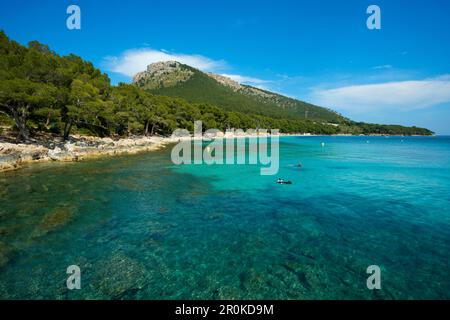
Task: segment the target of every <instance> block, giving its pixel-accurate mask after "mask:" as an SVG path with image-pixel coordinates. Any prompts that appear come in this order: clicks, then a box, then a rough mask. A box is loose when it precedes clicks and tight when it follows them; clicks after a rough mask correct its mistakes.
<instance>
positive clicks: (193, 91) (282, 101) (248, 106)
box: [133, 61, 346, 124]
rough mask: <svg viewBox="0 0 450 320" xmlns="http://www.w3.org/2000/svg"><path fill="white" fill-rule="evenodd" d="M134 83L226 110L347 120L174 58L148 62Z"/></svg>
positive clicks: (153, 91) (329, 120)
mask: <svg viewBox="0 0 450 320" xmlns="http://www.w3.org/2000/svg"><path fill="white" fill-rule="evenodd" d="M133 83H134V84H135V85H137V86H139V87H140V88H142V89H145V90H147V91H149V92H151V93H153V94H157V95H165V96H170V97H180V98H184V99H186V100H188V101H189V102H197V103H210V104H213V105H216V106H218V107H221V108H222V109H224V110H226V111H236V112H242V113H251V114H259V115H264V116H268V117H273V118H284V119H309V120H313V121H318V122H328V123H336V124H338V123H343V122H345V121H346V119H345V118H344V117H342V116H341V115H339V114H338V113H336V112H334V111H332V110H329V109H326V108H322V107H319V106H315V105H312V104H309V103H306V102H303V101H299V100H296V99H291V98H288V97H284V96H282V95H279V94H276V93H272V92H269V91H265V90H261V89H258V88H255V87H252V86H247V85H242V84H239V83H237V82H235V81H233V80H231V79H229V78H226V77H223V76H220V75H217V74H212V73H204V72H201V71H200V70H197V69H195V68H192V67H190V66H188V65H184V64H180V63H178V62H175V61H169V62H158V63H154V64H151V65H149V66H148V68H147V70H146V71H144V72H141V73H138V74H137V75H136V76H135V77H134V79H133Z"/></svg>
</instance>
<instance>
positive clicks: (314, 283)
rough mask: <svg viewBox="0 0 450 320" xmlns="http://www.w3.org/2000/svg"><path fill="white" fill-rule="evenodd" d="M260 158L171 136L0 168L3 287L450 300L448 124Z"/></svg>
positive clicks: (68, 295) (294, 146) (9, 293)
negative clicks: (180, 153) (160, 143)
mask: <svg viewBox="0 0 450 320" xmlns="http://www.w3.org/2000/svg"><path fill="white" fill-rule="evenodd" d="M322 143H325V145H324V146H322ZM298 162H301V163H302V165H303V166H302V168H299V167H297V166H296V165H297V163H298ZM259 169H260V167H259V166H258V165H234V166H233V165H232V166H226V165H213V166H208V165H181V166H176V165H174V164H172V162H171V160H170V148H168V149H166V150H162V151H157V152H152V153H146V154H140V155H134V156H120V157H114V158H104V159H99V160H92V161H86V162H80V163H42V164H36V165H32V166H29V167H26V168H23V169H21V170H19V171H16V172H8V173H0V299H16V298H20V299H449V298H450V137H284V138H282V139H281V143H280V171H279V173H278V174H277V175H276V176H261V175H260V174H259ZM279 177H281V178H285V179H288V180H291V181H292V182H293V184H292V185H278V184H276V183H275V180H276V179H277V178H279ZM70 265H78V266H79V267H80V269H81V289H80V290H72V291H70V290H68V289H67V288H66V279H67V277H68V275H67V274H66V269H67V267H68V266H70ZM369 265H378V266H380V268H381V286H382V288H381V290H368V289H367V287H366V279H367V277H368V276H369V275H368V274H367V273H366V269H367V267H368V266H369Z"/></svg>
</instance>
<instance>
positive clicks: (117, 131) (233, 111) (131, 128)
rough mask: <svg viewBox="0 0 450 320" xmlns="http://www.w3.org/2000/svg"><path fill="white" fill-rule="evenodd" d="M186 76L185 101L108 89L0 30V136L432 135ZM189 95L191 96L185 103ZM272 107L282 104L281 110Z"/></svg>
mask: <svg viewBox="0 0 450 320" xmlns="http://www.w3.org/2000/svg"><path fill="white" fill-rule="evenodd" d="M194 71H195V69H194ZM194 71H192V72H193V73H194V75H197V77H199V78H200V79H199V80H196V81H195V82H194V83H193V84H192V83H191V84H190V86H191V88H190V91H191V92H190V93H189V95H187V94H186V92H188V91H189V90H187V89H179V91H175V92H168V91H163V90H162V88H159V89H155V90H153V91H152V90H144V89H145V86H144V88H140V87H142V84H141V85H138V84H135V83H134V84H125V83H120V84H118V85H117V86H113V85H111V83H110V79H109V78H108V76H107V75H106V74H104V73H102V72H101V71H100V70H99V69H97V68H95V67H94V65H93V64H92V63H91V62H87V61H85V60H83V59H82V58H80V57H78V56H76V55H74V54H70V55H67V56H60V55H58V54H56V53H55V52H54V51H52V50H51V49H50V48H49V47H48V46H47V45H44V44H41V43H39V42H37V41H31V42H30V43H29V44H28V46H23V45H21V44H19V43H17V42H16V41H13V40H10V39H9V38H8V36H7V35H6V34H5V33H4V32H1V31H0V135H4V134H5V132H6V131H8V130H12V132H15V133H16V134H17V138H18V139H19V140H22V141H27V140H30V139H31V138H33V136H35V135H36V134H38V133H48V134H54V135H59V136H61V137H64V139H67V138H68V137H69V135H70V134H73V133H77V134H83V135H92V136H98V137H127V136H132V135H169V134H171V133H172V132H173V131H174V130H175V129H177V128H184V129H188V130H191V131H192V130H193V122H194V121H195V120H201V121H203V129H204V130H207V129H211V128H216V129H220V130H225V129H227V128H241V129H248V128H264V129H280V131H281V132H283V133H311V134H402V135H431V134H432V132H431V131H429V130H427V129H422V128H416V127H403V126H387V125H375V124H367V123H356V122H353V121H351V120H349V119H346V118H344V117H342V116H340V115H339V114H337V113H335V112H332V111H330V110H328V109H325V108H320V107H316V106H313V105H309V104H306V103H303V102H299V101H297V100H294V99H289V98H286V97H282V96H279V95H276V94H273V93H269V92H266V93H267V95H268V96H269V97H268V98H267V99H269V100H270V101H272V102H271V104H270V103H269V104H268V103H267V101H268V100H261V99H260V95H259V93H257V94H256V95H255V94H254V97H253V98H251V99H250V100H249V99H248V97H247V98H246V97H245V96H243V95H242V93H241V92H234V93H233V91H232V90H231V89H230V90H228V89H227V90H225V89H223V88H222V89H220V90H221V91H220V94H219V93H217V95H214V92H218V91H217V86H216V84H215V83H214V82H211V81H216V80H214V79H213V78H211V77H208V79H206V78H204V77H203V75H202V74H200V73H198V72H197V73H196V71H195V72H194ZM210 80H211V81H210ZM216 82H217V81H216ZM217 83H219V82H217ZM172 88H175V87H173V86H172ZM219 88H220V87H219ZM253 89H255V88H252V87H248V86H245V88H243V89H242V90H247V91H249V90H250V91H252V92H253V91H254V90H253ZM158 90H160V92H159V91H158ZM186 90H187V91H186ZM177 92H178V94H176V93H177ZM200 92H204V94H203V95H201V94H200ZM206 92H209V93H208V95H209V98H208V99H206V98H205V95H206ZM197 95H198V97H199V98H198V99H193V97H195V96H197ZM169 96H171V97H169ZM180 97H181V98H180ZM202 97H203V98H202ZM211 97H213V99H212V98H211ZM183 98H185V99H183ZM258 99H259V100H258ZM221 101H222V103H221ZM258 101H259V102H258ZM276 101H282V103H281V104H282V106H281V107H280V103H278V104H277V103H275V102H276ZM302 108H303V109H302ZM304 108H309V111H310V117H309V118H302V117H301V115H302V114H303V113H304V112H303V111H305V109H304Z"/></svg>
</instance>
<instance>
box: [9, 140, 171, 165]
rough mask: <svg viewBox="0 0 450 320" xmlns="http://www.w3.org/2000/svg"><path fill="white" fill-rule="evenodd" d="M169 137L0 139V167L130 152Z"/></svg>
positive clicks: (150, 147)
mask: <svg viewBox="0 0 450 320" xmlns="http://www.w3.org/2000/svg"><path fill="white" fill-rule="evenodd" d="M175 141H176V140H174V139H171V138H161V137H134V138H127V139H119V140H113V139H111V138H96V137H73V138H72V140H71V141H68V142H62V141H50V142H49V141H46V142H41V143H39V142H36V143H30V144H14V143H2V142H0V171H9V170H15V169H18V168H20V167H21V166H22V165H23V164H26V163H32V162H41V161H81V160H83V159H87V158H93V157H100V156H105V155H118V154H133V153H138V152H144V151H151V150H157V149H159V148H162V147H164V145H165V144H167V143H171V142H175Z"/></svg>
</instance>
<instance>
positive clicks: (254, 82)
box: [221, 73, 271, 85]
mask: <svg viewBox="0 0 450 320" xmlns="http://www.w3.org/2000/svg"><path fill="white" fill-rule="evenodd" d="M221 75H222V76H224V77H227V78H230V79H232V80H234V81H236V82H239V83H244V84H252V85H262V84H265V83H269V82H271V81H269V80H262V79H258V78H253V77H246V76H242V75H239V74H226V73H223V74H221Z"/></svg>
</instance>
